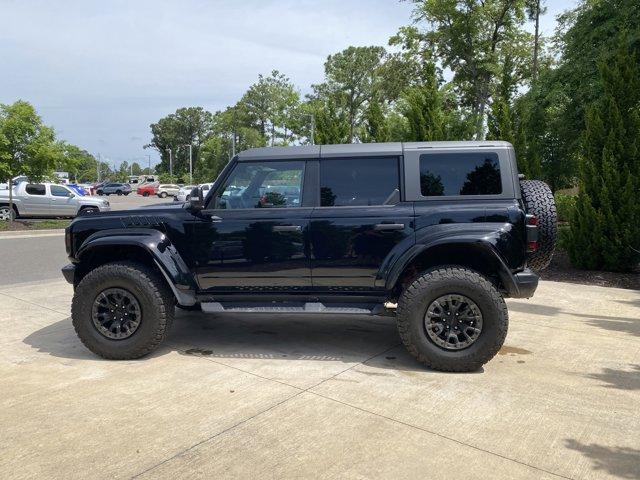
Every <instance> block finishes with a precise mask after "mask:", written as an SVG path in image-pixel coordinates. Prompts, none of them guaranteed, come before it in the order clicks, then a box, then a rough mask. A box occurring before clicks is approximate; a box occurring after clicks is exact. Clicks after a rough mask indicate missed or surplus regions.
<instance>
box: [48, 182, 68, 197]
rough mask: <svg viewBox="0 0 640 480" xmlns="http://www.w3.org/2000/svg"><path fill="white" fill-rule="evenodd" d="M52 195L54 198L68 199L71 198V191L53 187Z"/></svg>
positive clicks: (56, 186) (58, 186)
mask: <svg viewBox="0 0 640 480" xmlns="http://www.w3.org/2000/svg"><path fill="white" fill-rule="evenodd" d="M51 195H53V196H54V197H67V196H69V190H67V189H66V188H64V187H61V186H60V185H51Z"/></svg>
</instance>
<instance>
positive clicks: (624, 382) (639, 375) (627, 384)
mask: <svg viewBox="0 0 640 480" xmlns="http://www.w3.org/2000/svg"><path fill="white" fill-rule="evenodd" d="M630 367H631V370H618V369H615V368H603V369H602V372H600V373H589V374H587V375H585V377H586V378H591V379H593V380H599V381H600V382H603V385H602V386H603V387H606V388H616V389H619V390H640V365H630Z"/></svg>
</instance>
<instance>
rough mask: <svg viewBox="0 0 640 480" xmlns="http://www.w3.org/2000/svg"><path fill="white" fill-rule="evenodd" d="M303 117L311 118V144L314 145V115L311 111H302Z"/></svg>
mask: <svg viewBox="0 0 640 480" xmlns="http://www.w3.org/2000/svg"><path fill="white" fill-rule="evenodd" d="M302 116H303V117H309V118H310V119H311V139H310V140H311V145H315V136H316V117H315V115H313V114H312V113H303V114H302Z"/></svg>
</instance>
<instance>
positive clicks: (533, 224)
mask: <svg viewBox="0 0 640 480" xmlns="http://www.w3.org/2000/svg"><path fill="white" fill-rule="evenodd" d="M525 224H526V230H527V253H534V252H537V251H538V247H539V245H538V217H536V216H535V215H531V214H528V215H527V216H526V219H525Z"/></svg>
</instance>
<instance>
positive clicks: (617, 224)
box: [568, 42, 640, 271]
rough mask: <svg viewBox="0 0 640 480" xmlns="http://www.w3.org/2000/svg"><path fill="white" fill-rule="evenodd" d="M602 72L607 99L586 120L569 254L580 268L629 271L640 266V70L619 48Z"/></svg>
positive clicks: (604, 63) (633, 58)
mask: <svg viewBox="0 0 640 480" xmlns="http://www.w3.org/2000/svg"><path fill="white" fill-rule="evenodd" d="M623 43H624V42H623ZM599 69H600V77H601V78H600V80H601V82H602V85H603V90H604V95H603V96H602V97H600V98H599V99H598V100H596V101H595V102H594V104H593V105H592V106H591V107H590V108H589V109H588V111H587V115H586V118H585V127H586V128H585V132H584V136H583V139H582V152H581V164H580V193H579V194H578V197H577V200H576V207H575V210H574V212H573V215H572V216H571V222H570V228H571V231H570V235H569V238H568V247H569V248H568V251H569V256H570V258H571V262H572V263H573V264H574V265H575V266H576V267H579V268H585V269H599V270H613V271H625V270H630V269H632V268H633V267H634V266H635V265H636V264H637V263H638V261H639V260H640V202H638V198H637V192H638V190H640V178H639V177H640V148H639V147H640V112H639V111H638V105H639V104H640V68H638V59H637V57H636V55H635V54H634V53H632V52H629V51H628V48H627V47H620V50H619V51H618V52H617V53H615V54H614V55H613V56H612V58H609V59H607V60H606V61H602V62H601V63H600V65H599Z"/></svg>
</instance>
